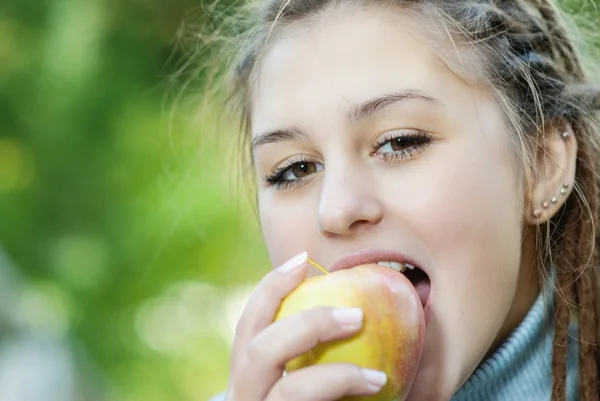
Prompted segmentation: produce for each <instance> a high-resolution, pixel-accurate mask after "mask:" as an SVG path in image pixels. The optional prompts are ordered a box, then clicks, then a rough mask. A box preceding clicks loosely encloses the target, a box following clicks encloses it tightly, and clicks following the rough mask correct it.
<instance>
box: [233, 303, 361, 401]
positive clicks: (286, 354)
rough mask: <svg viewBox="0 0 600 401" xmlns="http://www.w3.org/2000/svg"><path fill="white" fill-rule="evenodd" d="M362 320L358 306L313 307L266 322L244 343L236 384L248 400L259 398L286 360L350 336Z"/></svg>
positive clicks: (358, 327) (277, 378) (275, 378)
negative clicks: (244, 350) (268, 323)
mask: <svg viewBox="0 0 600 401" xmlns="http://www.w3.org/2000/svg"><path fill="white" fill-rule="evenodd" d="M362 320H363V313H362V311H361V310H360V309H356V308H337V309H336V308H331V307H317V308H312V309H309V310H305V311H301V312H298V313H296V314H294V315H291V316H289V317H287V318H285V319H282V320H279V321H277V322H275V323H273V324H271V325H269V326H268V327H267V328H266V329H264V330H263V331H262V332H260V333H259V334H258V335H257V336H256V337H255V338H254V339H253V340H252V341H251V342H250V343H249V344H248V347H247V349H246V357H245V358H244V364H243V366H244V367H243V368H242V369H243V370H242V371H240V372H239V378H238V380H237V382H236V387H239V388H244V389H245V390H244V392H245V393H246V394H248V396H249V397H250V399H261V400H262V399H263V398H264V397H265V396H266V395H267V393H268V391H269V389H270V388H271V387H272V386H273V385H274V384H275V383H276V382H277V380H279V379H280V378H281V375H282V373H283V369H284V366H285V364H286V362H288V361H289V360H291V359H293V358H295V357H297V356H300V355H302V354H304V353H306V352H308V351H310V350H311V349H313V348H314V347H315V346H316V345H317V344H319V343H322V342H326V341H331V340H336V339H341V338H346V337H350V336H351V335H352V334H354V333H356V332H357V331H358V330H359V329H360V327H361V326H362Z"/></svg>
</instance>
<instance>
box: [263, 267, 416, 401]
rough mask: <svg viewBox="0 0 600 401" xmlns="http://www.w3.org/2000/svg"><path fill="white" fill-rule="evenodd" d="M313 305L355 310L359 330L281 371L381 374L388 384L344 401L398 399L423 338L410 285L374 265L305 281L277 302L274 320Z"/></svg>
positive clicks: (409, 378) (407, 384)
mask: <svg viewBox="0 0 600 401" xmlns="http://www.w3.org/2000/svg"><path fill="white" fill-rule="evenodd" d="M317 306H331V307H353V308H361V309H362V310H363V313H364V318H363V327H362V329H361V330H360V331H359V332H357V333H356V334H355V335H353V336H352V337H350V338H347V339H343V340H336V341H331V342H327V343H321V344H318V345H317V346H316V347H315V348H313V349H312V350H311V351H310V352H308V353H306V354H304V355H301V356H299V357H297V358H295V359H293V360H291V361H290V362H288V364H287V365H286V371H288V372H291V371H293V370H296V369H300V368H303V367H307V366H310V365H314V364H323V363H339V362H342V363H352V364H356V365H358V366H360V367H362V368H369V369H376V370H380V371H383V372H385V373H386V374H387V376H388V381H387V383H386V385H385V386H384V387H383V388H382V390H381V391H380V392H379V393H378V394H376V395H374V396H369V397H352V398H346V399H344V400H365V401H366V400H369V401H391V400H394V401H402V400H404V399H405V398H406V395H407V394H408V392H409V390H410V387H411V384H412V382H413V380H414V378H415V375H416V372H417V368H418V365H419V362H420V359H421V352H422V348H423V341H424V337H425V319H424V313H423V306H422V305H421V301H420V299H419V296H418V295H417V293H416V292H415V289H414V287H413V285H412V284H411V283H410V281H409V280H408V279H407V278H406V277H405V276H404V275H403V274H401V273H399V272H397V271H394V270H393V269H390V268H387V267H382V266H377V265H374V264H372V265H364V266H357V267H354V268H351V269H345V270H338V271H335V272H333V273H330V274H326V275H321V276H316V277H310V278H308V279H306V280H305V281H304V282H302V284H300V285H299V286H298V287H297V288H296V289H295V290H294V291H293V292H292V293H291V294H289V295H288V296H287V297H286V298H285V299H284V300H283V301H282V303H281V306H280V308H279V310H278V312H277V315H276V317H275V320H279V319H283V318H285V317H287V316H289V315H291V314H294V313H297V312H299V311H302V310H306V309H310V308H313V307H317Z"/></svg>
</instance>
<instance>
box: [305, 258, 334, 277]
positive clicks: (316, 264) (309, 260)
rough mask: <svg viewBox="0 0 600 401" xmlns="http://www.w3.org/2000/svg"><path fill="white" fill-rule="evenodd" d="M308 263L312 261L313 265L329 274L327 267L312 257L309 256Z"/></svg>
mask: <svg viewBox="0 0 600 401" xmlns="http://www.w3.org/2000/svg"><path fill="white" fill-rule="evenodd" d="M308 263H310V264H311V265H313V266H314V267H316V268H317V269H319V270H321V271H322V272H323V273H325V274H329V272H328V271H327V269H325V268H324V267H323V266H321V265H320V264H318V263H317V262H315V261H314V260H312V259H311V258H308Z"/></svg>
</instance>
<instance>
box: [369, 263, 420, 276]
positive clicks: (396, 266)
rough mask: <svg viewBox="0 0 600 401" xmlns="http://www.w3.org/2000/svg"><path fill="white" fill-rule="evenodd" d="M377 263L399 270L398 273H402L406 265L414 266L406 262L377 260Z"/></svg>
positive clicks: (412, 267) (411, 267)
mask: <svg viewBox="0 0 600 401" xmlns="http://www.w3.org/2000/svg"><path fill="white" fill-rule="evenodd" d="M377 264H378V265H379V266H385V267H391V268H392V269H394V270H396V271H397V272H400V273H402V272H403V271H405V270H406V268H407V267H408V268H409V269H414V268H415V267H414V266H412V265H408V264H404V263H398V262H377ZM409 266H410V267H409Z"/></svg>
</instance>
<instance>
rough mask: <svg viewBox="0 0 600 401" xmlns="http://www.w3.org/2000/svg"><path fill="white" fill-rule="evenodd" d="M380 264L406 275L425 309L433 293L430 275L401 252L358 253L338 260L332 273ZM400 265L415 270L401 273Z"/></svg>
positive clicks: (405, 270)
mask: <svg viewBox="0 0 600 401" xmlns="http://www.w3.org/2000/svg"><path fill="white" fill-rule="evenodd" d="M379 262H384V263H380V265H384V266H388V265H389V266H390V267H389V268H390V269H391V270H394V271H396V273H397V274H404V275H405V276H406V278H408V280H409V281H410V282H411V284H412V285H413V286H414V288H415V291H416V293H417V295H418V296H419V299H420V300H421V304H422V305H423V307H425V306H426V305H427V301H428V300H429V294H430V292H431V280H430V278H429V275H428V274H427V272H426V271H425V269H423V267H422V266H421V265H420V264H419V263H418V262H417V261H416V260H414V259H412V258H410V257H409V256H407V255H405V254H402V253H400V252H394V251H386V250H372V251H365V252H360V253H356V254H353V255H349V256H346V257H344V258H342V259H340V260H338V261H337V262H336V263H334V265H333V266H332V268H331V269H330V272H334V271H337V270H344V269H351V268H353V267H355V266H360V265H367V264H378V263H379ZM398 264H400V265H403V266H410V267H414V268H407V269H401V270H402V272H399V271H398V269H397V268H396V266H397V265H398ZM392 266H393V267H392Z"/></svg>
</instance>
